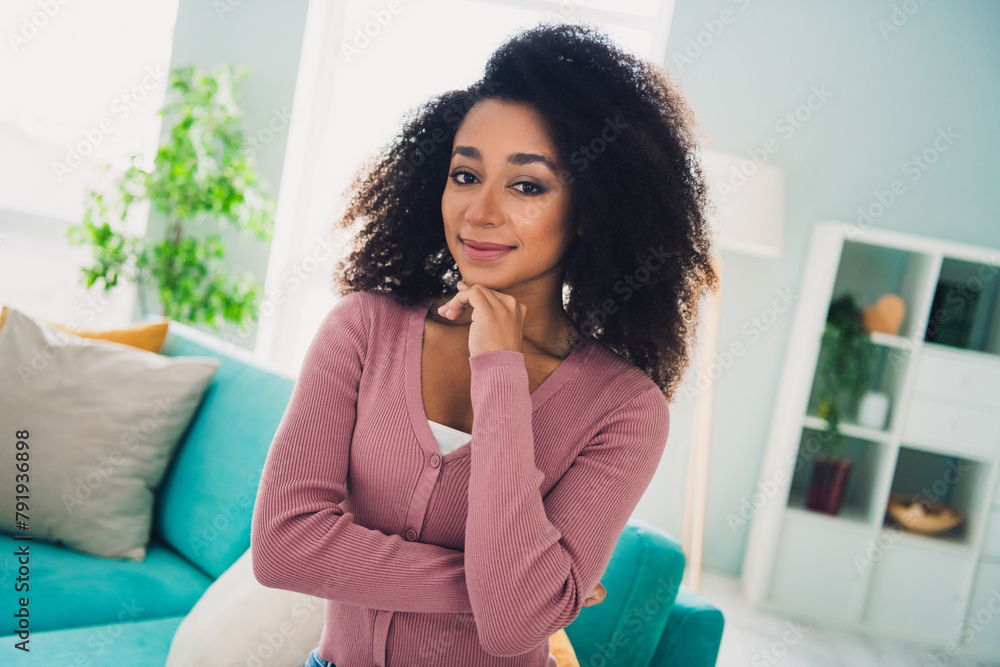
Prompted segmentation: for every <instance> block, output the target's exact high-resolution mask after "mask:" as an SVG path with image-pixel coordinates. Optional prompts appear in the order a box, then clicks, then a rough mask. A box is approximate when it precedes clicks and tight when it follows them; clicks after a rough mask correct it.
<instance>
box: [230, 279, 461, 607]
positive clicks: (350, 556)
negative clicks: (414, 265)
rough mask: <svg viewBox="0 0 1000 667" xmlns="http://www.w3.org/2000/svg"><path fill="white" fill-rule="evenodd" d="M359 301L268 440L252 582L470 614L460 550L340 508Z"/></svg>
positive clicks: (330, 322) (360, 323) (338, 310)
mask: <svg viewBox="0 0 1000 667" xmlns="http://www.w3.org/2000/svg"><path fill="white" fill-rule="evenodd" d="M362 296H363V295H362V294H361V293H358V292H353V293H350V294H348V295H346V296H344V297H342V298H341V299H340V300H339V301H338V302H337V304H336V305H335V306H334V307H333V308H332V309H331V310H330V312H329V313H328V314H327V316H326V317H325V318H324V320H323V322H322V324H321V325H320V327H319V330H318V331H317V333H316V336H315V337H314V338H313V340H312V342H311V343H310V345H309V348H308V350H307V352H306V355H305V358H304V361H303V363H302V368H301V371H300V373H299V377H298V379H297V380H296V383H295V387H294V389H293V390H292V395H291V398H290V399H289V403H288V407H287V408H286V410H285V413H284V415H283V417H282V419H281V422H280V424H279V425H278V429H277V432H276V433H275V435H274V439H273V441H272V442H271V447H270V449H269V450H268V453H267V458H266V460H265V463H264V469H263V472H262V475H261V480H260V488H259V490H258V493H257V498H256V502H255V505H254V510H253V519H252V525H251V532H250V548H251V560H252V563H253V571H254V576H255V577H256V578H257V580H258V581H259V582H260V583H262V584H263V585H265V586H268V587H271V588H281V589H285V590H292V591H298V592H300V593H306V594H309V595H314V596H317V597H321V598H327V599H331V600H336V601H338V602H343V603H345V604H350V605H357V606H360V607H369V608H374V609H384V610H389V611H406V612H431V613H471V611H472V607H471V605H470V602H469V596H468V591H467V589H466V585H465V569H464V554H463V553H462V552H461V551H456V550H453V549H447V548H444V547H440V546H436V545H433V544H425V543H422V542H408V541H407V540H404V539H403V538H402V537H401V536H399V535H386V534H385V533H382V532H380V531H377V530H369V529H367V528H364V527H362V526H359V525H357V524H356V523H355V522H354V517H353V515H352V514H351V513H346V514H345V513H344V511H343V509H342V507H341V503H342V502H343V501H344V499H345V498H346V495H347V492H346V486H345V482H346V479H347V472H348V465H349V455H350V447H351V440H352V436H353V433H354V426H355V422H356V416H357V401H358V389H359V384H360V380H361V372H362V368H363V367H364V362H365V357H366V354H367V332H366V317H365V313H364V304H363V303H362Z"/></svg>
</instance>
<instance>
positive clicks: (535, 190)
mask: <svg viewBox="0 0 1000 667" xmlns="http://www.w3.org/2000/svg"><path fill="white" fill-rule="evenodd" d="M514 185H515V186H516V185H527V186H529V188H531V189H530V190H528V191H527V192H525V191H524V190H521V191H520V192H522V193H523V194H526V195H540V194H542V193H543V192H545V188H543V187H542V186H540V185H537V184H535V183H532V182H531V181H519V182H517V183H515V184H514Z"/></svg>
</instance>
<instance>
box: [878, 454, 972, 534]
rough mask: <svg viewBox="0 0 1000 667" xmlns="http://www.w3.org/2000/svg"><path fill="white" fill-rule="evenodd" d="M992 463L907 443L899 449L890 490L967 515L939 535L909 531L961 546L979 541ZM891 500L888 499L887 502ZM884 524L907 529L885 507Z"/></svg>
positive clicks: (893, 527) (898, 528)
mask: <svg viewBox="0 0 1000 667" xmlns="http://www.w3.org/2000/svg"><path fill="white" fill-rule="evenodd" d="M990 465H991V464H990V462H988V461H981V460H976V459H969V458H964V457H960V456H953V455H949V454H945V453H940V452H933V451H925V450H923V449H920V448H918V447H916V446H912V445H909V444H904V445H903V446H900V448H899V454H898V456H897V457H896V467H895V470H894V472H893V477H892V483H891V487H890V493H903V494H908V495H919V496H920V497H923V498H926V499H928V500H932V501H936V502H939V503H943V504H945V505H949V506H951V507H954V508H955V509H957V510H959V511H960V512H962V513H963V514H964V515H965V520H964V521H963V522H962V523H961V524H959V525H958V526H955V527H954V528H952V529H950V530H948V531H945V532H942V533H938V534H936V535H921V534H919V533H909V532H908V533H907V537H912V538H913V539H915V540H917V541H918V542H922V541H924V540H930V541H933V542H950V543H953V544H955V545H959V546H971V545H973V544H975V542H976V537H977V535H978V533H979V532H980V531H982V529H983V525H982V524H983V517H984V511H985V510H986V509H987V508H988V506H989V498H988V497H987V496H988V489H987V483H988V481H989V476H990ZM886 502H888V501H886ZM883 512H884V514H883V526H884V527H885V528H891V529H894V530H903V531H904V532H905V529H904V527H903V526H902V524H899V523H898V522H896V521H895V520H894V519H892V517H891V516H890V515H889V513H888V506H886V507H884V508H883Z"/></svg>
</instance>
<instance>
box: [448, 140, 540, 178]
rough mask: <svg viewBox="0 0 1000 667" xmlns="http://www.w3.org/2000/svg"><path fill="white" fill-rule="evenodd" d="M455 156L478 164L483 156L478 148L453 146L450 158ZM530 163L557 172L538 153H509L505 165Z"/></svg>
mask: <svg viewBox="0 0 1000 667" xmlns="http://www.w3.org/2000/svg"><path fill="white" fill-rule="evenodd" d="M456 155H464V156H465V157H467V158H472V159H473V160H479V161H480V162H482V159H483V154H482V153H480V152H479V149H478V148H475V147H473V146H455V151H454V152H453V153H452V154H451V157H452V158H454V157H455V156H456ZM532 162H539V163H541V164H543V165H545V166H546V167H548V169H549V171H551V172H552V173H553V174H557V173H558V172H559V169H558V168H557V167H556V165H555V164H554V163H553V162H552V160H550V159H549V158H547V157H545V156H544V155H539V154H538V153H511V154H510V155H508V156H507V164H513V165H517V166H521V165H525V164H531V163H532Z"/></svg>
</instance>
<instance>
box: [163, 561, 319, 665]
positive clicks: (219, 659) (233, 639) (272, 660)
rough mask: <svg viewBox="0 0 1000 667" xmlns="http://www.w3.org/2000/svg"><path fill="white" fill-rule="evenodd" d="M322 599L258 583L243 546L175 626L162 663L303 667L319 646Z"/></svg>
mask: <svg viewBox="0 0 1000 667" xmlns="http://www.w3.org/2000/svg"><path fill="white" fill-rule="evenodd" d="M324 603H325V601H324V600H323V598H319V597H315V596H312V595H307V594H305V593H297V592H295V591H286V590H283V589H280V588H268V587H267V586H264V585H263V584H261V583H260V582H258V581H257V578H256V577H254V574H253V567H252V561H251V555H250V550H249V549H247V550H246V552H244V554H243V555H242V556H240V557H239V558H238V559H236V562H235V563H233V565H232V566H231V567H230V568H229V569H228V570H226V571H225V572H223V573H222V576H221V577H219V578H218V579H216V580H215V582H214V583H213V584H212V585H211V586H210V587H209V588H208V590H207V591H205V593H204V594H203V595H202V596H201V598H200V599H199V600H198V603H197V604H196V605H195V606H194V609H192V610H191V612H190V613H189V614H188V615H187V617H185V619H184V622H183V623H181V625H180V627H178V629H177V633H176V634H175V635H174V639H173V642H172V643H171V645H170V654H169V655H168V656H167V661H166V663H165V664H166V667H215V665H245V664H250V663H253V662H254V661H255V660H256V661H257V662H258V663H259V664H261V665H267V666H268V667H301V665H302V664H303V663H304V662H305V661H306V658H307V657H308V656H309V652H310V651H312V650H313V649H314V648H315V647H317V646H319V640H320V636H321V635H322V633H323V613H324Z"/></svg>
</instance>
